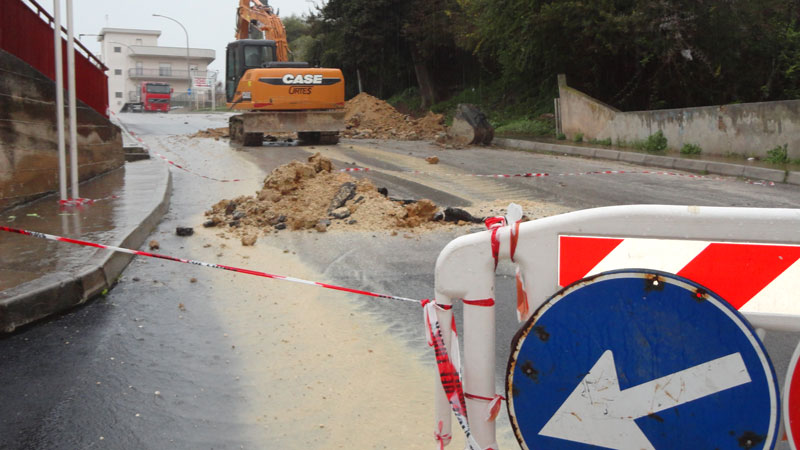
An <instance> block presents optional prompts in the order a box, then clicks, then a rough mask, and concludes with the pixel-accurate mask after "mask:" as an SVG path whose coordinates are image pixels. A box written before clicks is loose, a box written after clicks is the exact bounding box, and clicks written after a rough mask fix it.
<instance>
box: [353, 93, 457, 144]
mask: <svg viewBox="0 0 800 450" xmlns="http://www.w3.org/2000/svg"><path fill="white" fill-rule="evenodd" d="M345 122H346V124H347V130H345V131H344V132H342V136H343V137H348V138H356V139H398V140H409V141H410V140H423V139H436V138H437V137H440V136H443V135H445V125H444V116H442V115H441V114H434V113H432V112H428V114H427V115H426V116H425V117H422V118H420V119H415V118H413V117H411V116H408V115H406V114H403V113H401V112H399V111H397V110H396V109H395V108H394V107H393V106H392V105H390V104H388V103H386V102H385V101H383V100H380V99H378V98H376V97H373V96H371V95H369V94H367V93H364V92H362V93H361V94H358V95H357V96H355V97H353V98H352V99H350V100H348V101H347V103H346V104H345Z"/></svg>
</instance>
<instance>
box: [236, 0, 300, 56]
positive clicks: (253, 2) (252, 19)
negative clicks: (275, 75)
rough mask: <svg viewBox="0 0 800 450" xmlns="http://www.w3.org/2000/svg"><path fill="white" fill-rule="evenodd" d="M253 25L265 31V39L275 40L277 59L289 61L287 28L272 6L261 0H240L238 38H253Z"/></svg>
mask: <svg viewBox="0 0 800 450" xmlns="http://www.w3.org/2000/svg"><path fill="white" fill-rule="evenodd" d="M251 26H252V27H255V28H256V29H258V30H259V31H261V32H262V33H264V39H268V40H271V41H275V45H276V46H277V52H276V53H277V54H276V56H277V60H278V61H289V43H288V41H287V40H286V29H285V28H284V27H283V22H281V19H280V18H279V17H278V16H277V15H276V14H275V13H274V12H273V11H272V7H271V6H269V5H264V4H263V3H261V2H260V1H259V0H239V8H238V9H237V11H236V39H251V38H253V36H251Z"/></svg>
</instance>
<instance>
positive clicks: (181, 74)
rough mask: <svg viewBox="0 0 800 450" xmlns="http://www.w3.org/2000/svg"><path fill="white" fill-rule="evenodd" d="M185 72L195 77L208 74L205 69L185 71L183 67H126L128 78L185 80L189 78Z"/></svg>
mask: <svg viewBox="0 0 800 450" xmlns="http://www.w3.org/2000/svg"><path fill="white" fill-rule="evenodd" d="M187 73H191V75H192V76H195V77H207V76H208V71H206V70H192V71H190V72H187V71H186V70H185V69H184V70H171V69H170V70H164V69H143V68H132V69H128V77H129V78H147V79H152V80H157V79H162V80H167V79H173V80H185V79H187V78H189V77H188V76H187Z"/></svg>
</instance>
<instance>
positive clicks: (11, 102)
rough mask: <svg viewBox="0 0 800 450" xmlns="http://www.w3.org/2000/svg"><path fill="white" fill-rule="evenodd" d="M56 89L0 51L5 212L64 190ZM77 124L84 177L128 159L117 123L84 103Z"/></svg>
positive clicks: (0, 180) (0, 198)
mask: <svg viewBox="0 0 800 450" xmlns="http://www.w3.org/2000/svg"><path fill="white" fill-rule="evenodd" d="M55 92H56V91H55V83H54V82H53V81H52V80H50V79H49V78H47V77H46V76H44V75H43V74H42V73H41V72H39V71H37V70H36V69H34V68H33V67H31V66H30V65H28V64H27V63H25V62H24V61H22V60H21V59H19V58H17V57H16V56H14V55H11V54H10V53H8V52H5V51H2V50H0V210H3V209H6V208H9V207H11V206H14V205H17V204H20V203H24V202H26V201H30V200H32V199H34V198H37V197H41V196H43V195H46V194H49V193H52V192H57V191H58V189H59V182H58V131H57V128H56V106H55ZM65 98H66V95H65ZM65 109H66V108H65ZM77 122H78V173H79V178H80V180H81V181H84V180H87V179H89V178H92V177H95V176H97V175H100V174H102V173H105V172H107V171H109V170H112V169H115V168H117V167H120V166H122V165H123V164H124V163H125V155H124V152H123V148H122V135H121V132H120V130H119V128H118V127H117V126H116V125H114V124H112V123H111V122H109V121H108V119H106V118H105V117H104V116H103V115H101V114H99V113H98V112H97V111H95V110H94V109H92V108H90V107H89V106H87V105H86V104H85V103H83V102H80V101H79V102H78V107H77ZM68 123H69V122H68V120H67V121H66V123H65V128H66V130H65V140H66V142H67V143H66V148H67V157H66V160H67V163H69V126H68ZM67 173H69V167H68V168H67ZM67 184H68V186H69V183H67Z"/></svg>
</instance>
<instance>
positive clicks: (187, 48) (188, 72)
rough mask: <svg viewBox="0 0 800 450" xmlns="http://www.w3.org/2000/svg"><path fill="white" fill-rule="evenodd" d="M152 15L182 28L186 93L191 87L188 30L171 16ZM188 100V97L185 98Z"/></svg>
mask: <svg viewBox="0 0 800 450" xmlns="http://www.w3.org/2000/svg"><path fill="white" fill-rule="evenodd" d="M153 17H163V18H165V19H169V20H171V21H173V22H175V23H177V24H178V25H180V26H181V28H183V33H184V34H186V80H187V81H188V82H189V84H188V87H187V88H186V89H187V93H188V92H190V91H189V90H190V89H191V88H192V74H191V72H190V70H189V32H188V31H186V27H184V26H183V24H182V23H180V22H178V21H177V20H175V19H173V18H172V17H167V16H164V15H161V14H153ZM187 100H188V99H187Z"/></svg>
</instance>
